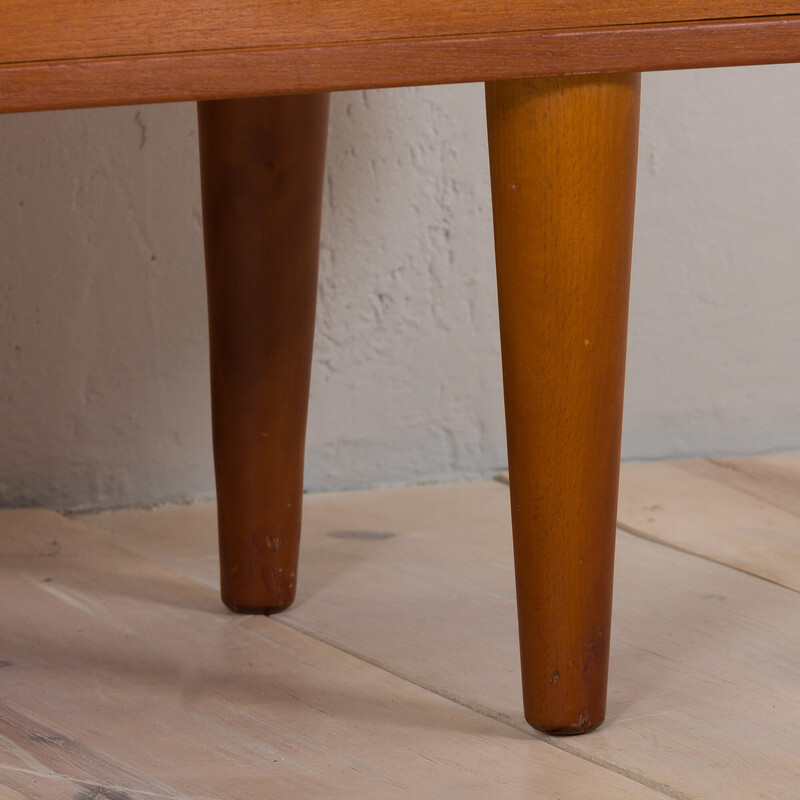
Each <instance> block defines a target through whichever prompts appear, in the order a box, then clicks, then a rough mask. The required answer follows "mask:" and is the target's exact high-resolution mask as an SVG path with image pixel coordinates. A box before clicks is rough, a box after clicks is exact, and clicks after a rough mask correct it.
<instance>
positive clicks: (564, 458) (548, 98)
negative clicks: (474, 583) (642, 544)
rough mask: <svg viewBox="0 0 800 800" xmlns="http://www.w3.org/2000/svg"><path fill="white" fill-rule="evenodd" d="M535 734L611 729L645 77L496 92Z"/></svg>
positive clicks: (517, 535)
mask: <svg viewBox="0 0 800 800" xmlns="http://www.w3.org/2000/svg"><path fill="white" fill-rule="evenodd" d="M486 115H487V120H488V128H489V163H490V167H491V184H492V206H493V212H494V242H495V254H496V262H497V293H498V299H499V305H500V341H501V346H502V355H503V393H504V397H505V411H506V415H505V416H506V428H507V430H508V437H507V438H508V461H509V475H510V483H511V517H512V521H513V529H514V562H515V565H516V571H517V604H518V608H519V627H520V649H521V656H522V680H523V696H524V698H525V710H526V718H527V719H528V721H529V722H530V723H531V724H532V725H534V726H536V727H538V728H540V729H542V730H546V731H549V732H554V733H555V732H558V733H581V732H583V731H588V730H592V729H594V728H596V727H597V726H598V725H600V724H601V723H602V721H603V718H604V715H605V698H606V695H605V690H606V675H607V670H608V652H609V641H610V636H611V592H612V582H613V571H614V534H615V530H616V502H617V478H618V475H619V458H620V439H621V434H622V395H623V388H624V382H625V344H626V339H627V323H628V292H629V285H630V259H631V243H632V238H633V210H634V194H635V189H636V165H637V143H638V136H639V76H638V75H637V74H632V75H614V76H587V77H566V78H552V79H540V80H534V81H509V82H504V83H490V84H487V86H486Z"/></svg>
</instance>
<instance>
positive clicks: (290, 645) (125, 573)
mask: <svg viewBox="0 0 800 800" xmlns="http://www.w3.org/2000/svg"><path fill="white" fill-rule="evenodd" d="M167 516H168V515H167ZM156 518H158V515H157V514H154V515H153V517H152V519H156ZM172 533H173V534H174V533H175V531H174V530H173V531H172ZM176 538H177V539H180V540H182V541H183V542H184V544H185V545H186V544H188V546H189V547H188V550H189V552H195V553H196V552H197V550H198V549H199V548H195V547H193V546H192V542H191V541H188V542H187V541H186V540H185V539H183V538H182V537H181V536H178V537H176ZM341 541H347V540H346V539H344V540H341ZM172 546H173V543H172V542H169V543H167V545H166V549H167V550H168V551H169V549H170V548H171V547H172ZM201 560H202V559H201ZM0 573H1V574H0V608H2V610H3V611H2V616H1V617H0V619H1V620H2V621H1V622H0V632H1V633H2V635H1V636H0V665H2V666H0V674H2V684H1V685H2V693H0V797H2V798H3V800H6V798H8V800H19V796H22V797H23V798H25V799H26V800H99V799H100V798H103V799H104V800H145V798H147V800H153V799H154V798H164V799H167V798H169V799H170V800H189V798H191V800H212V799H213V800H239V799H240V798H241V799H242V800H243V799H244V798H247V800H252V798H257V797H277V798H281V800H291V799H292V798H317V797H319V798H322V797H325V798H341V799H342V800H344V798H348V799H349V798H395V797H398V798H399V797H403V798H408V797H414V798H431V799H433V798H475V799H476V800H477V799H478V798H486V797H489V798H494V797H496V798H520V799H521V798H542V799H544V798H547V799H548V800H556V799H557V798H563V797H564V793H565V787H569V796H570V797H571V798H572V797H574V798H586V800H588V798H624V799H625V800H636V799H638V798H646V800H658V798H659V797H663V795H662V794H659V793H658V792H656V791H654V790H651V789H649V788H647V787H645V786H643V785H641V784H639V783H636V782H635V781H633V780H630V779H628V778H626V777H625V776H623V775H620V774H616V773H614V772H612V771H610V770H608V769H604V768H603V767H601V766H597V765H595V764H592V763H589V762H588V761H586V760H584V759H581V758H576V757H574V756H573V755H570V754H568V753H564V752H560V751H558V750H556V749H554V748H552V747H550V746H549V745H548V744H547V743H546V742H545V741H543V740H541V739H540V738H537V737H535V736H532V735H530V734H528V733H525V732H523V731H520V730H517V729H515V728H514V727H511V726H509V725H506V724H502V723H501V722H498V721H495V720H492V719H489V718H487V717H486V716H484V715H481V714H478V713H475V712H473V711H470V710H468V709H466V708H463V707H462V706H460V705H458V704H456V703H453V702H449V701H447V700H445V699H443V698H441V697H439V696H437V695H435V694H433V693H430V692H427V691H425V690H423V689H421V688H419V687H417V686H414V685H413V684H410V683H408V682H407V681H404V680H402V679H400V678H398V677H396V676H393V675H391V674H388V673H386V672H385V671H382V670H380V669H378V668H377V667H375V666H372V665H370V664H367V663H365V662H364V661H363V660H360V659H357V658H354V657H352V656H350V655H347V654H346V653H343V652H341V651H340V650H337V649H335V648H333V647H330V646H328V645H326V644H324V643H322V642H320V641H317V640H315V639H314V638H311V637H309V636H306V635H303V634H301V633H298V632H297V631H295V630H293V629H291V628H289V627H287V626H285V625H281V624H279V623H278V622H276V621H275V620H273V619H269V618H266V617H242V616H237V615H234V614H231V613H229V612H227V611H226V610H225V609H223V608H222V606H221V605H220V603H219V600H218V598H217V594H216V592H215V591H212V590H209V589H208V588H206V587H205V586H202V585H201V584H200V583H198V582H196V581H194V580H191V579H189V578H187V577H185V576H182V575H180V574H178V573H177V572H175V571H173V570H171V569H169V568H168V567H165V566H163V565H162V564H159V563H156V562H155V561H152V560H150V559H147V558H145V557H143V556H140V555H136V554H134V553H133V552H131V551H130V550H128V549H125V548H122V547H120V546H118V545H117V544H115V543H114V542H113V541H111V540H110V539H109V537H107V536H104V535H102V534H100V533H98V532H96V531H91V530H89V529H87V528H86V527H85V526H83V525H81V524H79V523H77V522H75V521H69V520H67V519H65V518H63V517H61V516H59V515H57V514H53V513H50V512H37V511H5V512H0ZM3 792H4V793H5V796H4V795H3Z"/></svg>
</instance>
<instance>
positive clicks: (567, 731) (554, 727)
mask: <svg viewBox="0 0 800 800" xmlns="http://www.w3.org/2000/svg"><path fill="white" fill-rule="evenodd" d="M526 720H527V722H528V725H530V726H531V727H532V728H534V729H535V730H537V731H540V732H541V733H546V734H547V735H548V736H580V735H581V734H584V733H591V732H592V731H596V730H597V729H598V728H599V727H600V726H601V725H602V724H603V722H604V721H605V717H604V716H603V717H600V719H599V720H596V721H593V720H589V719H586V718H583V717H581V718H580V719H578V721H577V722H574V723H567V724H552V723H551V724H541V723H539V722H536V721H534V720H532V719H528V718H527V717H526Z"/></svg>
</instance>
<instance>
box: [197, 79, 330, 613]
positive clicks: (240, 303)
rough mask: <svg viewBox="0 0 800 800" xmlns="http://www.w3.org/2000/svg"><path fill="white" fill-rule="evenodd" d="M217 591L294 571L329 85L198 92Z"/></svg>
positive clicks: (249, 590) (271, 596)
mask: <svg viewBox="0 0 800 800" xmlns="http://www.w3.org/2000/svg"><path fill="white" fill-rule="evenodd" d="M198 131H199V140H200V165H201V178H202V180H201V184H202V195H203V234H204V237H203V238H204V241H205V253H206V275H207V284H208V328H209V344H210V351H211V417H212V426H213V434H214V436H213V439H214V464H215V472H216V485H217V499H218V503H219V530H220V559H221V564H222V570H221V571H222V597H223V600H224V601H225V603H226V604H227V605H228V606H229V607H230V608H233V609H235V610H237V611H246V612H250V613H260V612H263V613H272V612H274V611H278V610H280V609H282V608H285V607H286V606H288V605H289V604H290V603H291V602H292V600H293V599H294V594H295V587H296V585H297V553H298V548H299V546H300V519H301V515H302V505H303V457H304V455H305V440H306V416H307V411H308V393H309V384H310V381H311V353H312V349H313V342H314V319H315V311H316V304H317V265H318V262H319V232H320V217H321V207H322V183H323V179H324V171H325V146H326V142H327V137H328V95H325V94H319V95H301V96H287V97H268V98H253V99H244V100H217V101H212V102H204V103H200V104H198Z"/></svg>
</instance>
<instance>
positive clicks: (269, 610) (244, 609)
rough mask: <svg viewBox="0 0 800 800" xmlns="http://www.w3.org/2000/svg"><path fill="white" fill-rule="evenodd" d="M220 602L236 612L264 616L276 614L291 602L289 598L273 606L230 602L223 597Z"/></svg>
mask: <svg viewBox="0 0 800 800" xmlns="http://www.w3.org/2000/svg"><path fill="white" fill-rule="evenodd" d="M222 602H223V603H225V605H226V606H227V607H228V608H229V609H230V610H231V611H234V612H236V613H237V614H266V616H268V617H269V616H271V615H272V614H278V613H280V612H281V611H285V610H286V609H287V608H289V606H290V605H291V604H292V601H291V600H290V601H289V602H288V603H281V604H279V605H274V606H267V605H244V604H239V603H230V602H228V601H227V600H224V599H223V601H222Z"/></svg>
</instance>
